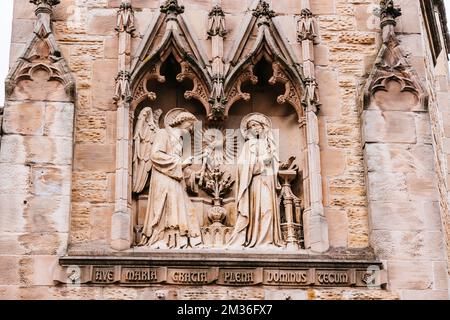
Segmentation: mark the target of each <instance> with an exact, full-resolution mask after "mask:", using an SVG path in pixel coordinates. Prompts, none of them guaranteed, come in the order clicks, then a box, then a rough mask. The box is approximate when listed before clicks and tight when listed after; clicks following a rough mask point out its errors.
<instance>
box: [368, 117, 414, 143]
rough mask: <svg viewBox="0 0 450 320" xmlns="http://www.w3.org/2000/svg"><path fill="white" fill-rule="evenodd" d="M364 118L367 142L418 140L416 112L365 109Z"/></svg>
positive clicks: (411, 141)
mask: <svg viewBox="0 0 450 320" xmlns="http://www.w3.org/2000/svg"><path fill="white" fill-rule="evenodd" d="M362 119H363V141H364V142H365V143H370V142H384V143H389V142H391V143H416V141H417V139H416V129H415V116H414V113H411V112H400V111H384V112H381V111H375V110H364V111H363V114H362ZM400 124H401V125H400Z"/></svg>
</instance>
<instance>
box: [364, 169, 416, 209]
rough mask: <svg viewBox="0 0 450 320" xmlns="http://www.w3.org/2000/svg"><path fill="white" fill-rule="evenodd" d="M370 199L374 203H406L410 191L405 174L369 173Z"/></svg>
mask: <svg viewBox="0 0 450 320" xmlns="http://www.w3.org/2000/svg"><path fill="white" fill-rule="evenodd" d="M368 176H369V179H368V183H369V199H370V200H372V201H377V200H379V201H386V200H392V201H395V202H397V201H406V200H408V189H407V184H406V176H405V174H403V173H399V172H396V173H381V172H369V173H368Z"/></svg>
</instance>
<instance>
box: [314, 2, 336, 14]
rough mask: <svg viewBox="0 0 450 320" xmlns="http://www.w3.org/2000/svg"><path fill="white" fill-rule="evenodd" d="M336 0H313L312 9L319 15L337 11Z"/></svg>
mask: <svg viewBox="0 0 450 320" xmlns="http://www.w3.org/2000/svg"><path fill="white" fill-rule="evenodd" d="M335 2H336V1H335V0H329V1H320V0H311V2H310V3H311V11H312V12H314V14H317V15H328V14H334V13H335Z"/></svg>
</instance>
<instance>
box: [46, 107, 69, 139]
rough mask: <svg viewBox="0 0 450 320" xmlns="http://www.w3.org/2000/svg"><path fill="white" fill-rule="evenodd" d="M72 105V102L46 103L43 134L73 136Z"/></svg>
mask: <svg viewBox="0 0 450 320" xmlns="http://www.w3.org/2000/svg"><path fill="white" fill-rule="evenodd" d="M73 119H74V106H73V104H72V103H47V105H46V108H45V130H44V132H45V135H48V136H52V137H66V138H72V136H73V121H74V120H73Z"/></svg>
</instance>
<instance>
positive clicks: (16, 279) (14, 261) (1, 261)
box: [0, 255, 21, 286]
mask: <svg viewBox="0 0 450 320" xmlns="http://www.w3.org/2000/svg"><path fill="white" fill-rule="evenodd" d="M20 260H21V257H20V256H7V255H2V256H0V286H4V285H9V286H14V285H19V284H20V273H19V265H20Z"/></svg>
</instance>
